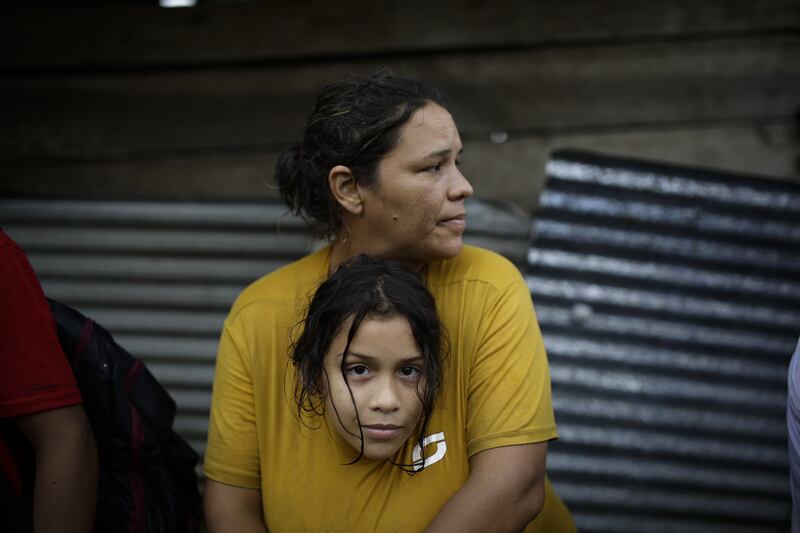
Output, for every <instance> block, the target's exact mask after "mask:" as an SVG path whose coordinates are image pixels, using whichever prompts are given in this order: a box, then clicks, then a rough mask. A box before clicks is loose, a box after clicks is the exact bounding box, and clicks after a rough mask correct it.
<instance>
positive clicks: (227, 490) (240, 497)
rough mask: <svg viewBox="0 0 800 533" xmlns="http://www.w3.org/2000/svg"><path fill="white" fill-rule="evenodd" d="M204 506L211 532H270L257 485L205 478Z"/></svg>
mask: <svg viewBox="0 0 800 533" xmlns="http://www.w3.org/2000/svg"><path fill="white" fill-rule="evenodd" d="M203 507H204V512H205V517H206V525H207V526H208V531H209V533H223V532H227V531H235V532H237V533H239V532H241V533H267V526H265V525H264V517H263V514H262V512H261V491H260V490H258V489H248V488H244V487H234V486H233V485H226V484H224V483H219V482H217V481H214V480H213V479H206V486H205V496H204V497H203Z"/></svg>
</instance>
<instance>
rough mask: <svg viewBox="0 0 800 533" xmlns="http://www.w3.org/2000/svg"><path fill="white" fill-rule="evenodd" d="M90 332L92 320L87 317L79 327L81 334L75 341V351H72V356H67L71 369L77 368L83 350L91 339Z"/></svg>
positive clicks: (92, 329)
mask: <svg viewBox="0 0 800 533" xmlns="http://www.w3.org/2000/svg"><path fill="white" fill-rule="evenodd" d="M92 333H94V320H92V319H91V318H88V317H87V318H86V319H85V320H84V321H83V327H82V328H81V335H80V337H78V342H76V343H75V351H74V352H72V357H70V358H69V359H70V364H71V365H72V369H73V370H75V369H76V368H78V363H79V362H80V359H81V356H82V355H83V352H85V351H86V348H88V347H89V343H90V342H91V340H92Z"/></svg>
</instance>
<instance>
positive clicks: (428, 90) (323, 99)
mask: <svg viewBox="0 0 800 533" xmlns="http://www.w3.org/2000/svg"><path fill="white" fill-rule="evenodd" d="M428 102H433V103H436V104H439V105H441V106H442V107H445V105H444V100H443V98H442V96H441V95H440V94H439V93H438V92H437V91H436V90H435V89H433V88H432V87H430V86H429V85H427V84H425V83H422V82H420V81H417V80H413V79H410V78H403V77H400V76H397V75H396V74H394V73H393V72H392V71H391V70H388V69H379V70H377V71H376V72H374V73H372V74H369V75H366V76H356V75H351V76H348V77H346V78H344V79H342V80H341V81H338V82H336V83H331V84H329V85H325V86H324V87H322V89H321V90H320V91H319V93H318V94H317V98H316V101H315V103H314V106H313V108H312V110H311V113H310V115H309V117H308V121H307V123H306V127H305V131H304V133H303V137H302V140H300V141H299V142H296V143H294V144H292V145H291V146H290V147H289V149H288V150H286V151H285V152H284V153H283V154H282V155H281V156H280V157H279V158H278V161H277V163H276V164H275V182H276V183H277V185H278V188H279V190H280V193H281V198H283V200H284V201H285V202H286V205H288V206H289V209H290V210H291V212H292V213H294V214H295V215H297V214H299V215H301V216H302V217H303V219H305V221H306V222H307V223H308V224H309V225H310V226H311V229H312V231H313V232H314V233H315V235H316V236H318V237H321V238H326V239H329V240H330V239H332V238H333V237H335V236H336V234H337V233H338V232H339V230H340V229H341V227H342V217H341V210H340V207H339V204H338V203H337V202H336V200H335V199H334V197H333V195H332V194H331V191H330V187H329V186H328V173H329V172H330V170H331V169H332V168H333V167H335V166H336V165H345V166H347V167H349V168H350V170H351V171H352V172H353V176H354V177H355V179H356V180H357V182H358V183H359V184H360V185H364V186H371V185H373V184H374V183H375V180H376V179H377V169H378V162H379V161H380V159H381V158H382V157H383V156H385V155H386V154H387V153H389V151H391V150H392V148H394V147H395V146H396V145H397V142H398V140H399V137H400V129H401V128H402V127H403V125H405V123H406V122H408V119H409V118H411V115H412V114H413V113H414V112H415V111H416V110H418V109H419V108H421V107H423V106H424V105H425V104H427V103H428Z"/></svg>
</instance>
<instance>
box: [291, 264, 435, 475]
mask: <svg viewBox="0 0 800 533" xmlns="http://www.w3.org/2000/svg"><path fill="white" fill-rule="evenodd" d="M392 317H403V318H405V319H406V320H407V321H408V324H409V326H410V327H411V333H412V335H413V336H414V340H415V341H416V343H417V347H418V348H419V350H420V353H421V355H422V359H423V363H422V369H421V372H422V375H423V376H424V378H425V379H424V380H420V381H419V383H420V384H421V385H420V386H418V387H417V395H418V397H419V399H420V401H421V402H422V415H421V417H420V420H421V423H420V425H419V434H418V435H417V443H418V444H419V446H420V448H424V446H423V445H422V439H423V437H424V435H425V433H426V431H427V429H428V423H429V422H430V418H431V415H432V413H433V408H434V405H435V403H436V400H437V398H438V396H439V393H440V391H441V388H442V379H443V378H442V375H443V362H444V360H445V358H446V357H447V351H448V344H447V339H446V337H445V332H444V329H443V328H442V325H441V323H440V321H439V315H438V314H437V313H436V303H435V302H434V299H433V296H431V293H430V292H428V289H427V288H426V287H425V284H424V283H423V281H422V278H421V277H420V275H419V274H418V273H417V272H415V271H413V270H411V268H410V267H409V266H408V265H407V264H405V263H402V262H399V261H393V260H385V259H380V258H377V257H370V256H367V255H360V256H358V257H357V258H355V259H354V260H352V261H350V262H347V263H344V264H343V265H341V266H340V267H339V269H338V270H336V272H334V273H333V275H331V277H330V278H328V280H326V281H325V282H324V283H323V284H322V285H320V286H319V288H318V289H317V291H316V293H315V294H314V296H313V298H312V299H311V303H310V304H309V306H308V312H307V314H306V317H305V319H304V320H303V322H301V324H302V325H304V326H305V328H304V330H303V332H302V334H301V335H300V337H299V338H298V339H297V340H296V341H295V343H294V345H293V347H292V357H291V358H292V363H293V364H294V366H295V368H296V370H297V372H296V381H295V390H294V396H295V402H296V404H297V409H298V414H299V415H300V417H301V419H302V417H303V415H304V414H307V413H316V414H318V415H322V414H324V405H325V403H324V402H325V395H326V387H325V384H324V383H325V378H324V370H323V365H324V360H325V355H326V354H327V352H328V349H329V348H330V345H331V342H332V341H333V339H334V338H335V337H336V336H337V335H338V334H339V332H340V331H341V330H342V327H343V325H344V324H345V322H346V321H347V320H348V319H349V318H352V323H351V325H350V329H349V330H348V332H347V343H346V344H345V348H344V356H346V355H347V352H348V350H349V349H350V343H351V342H352V340H353V337H354V336H355V334H356V332H357V331H358V327H359V325H360V324H361V322H362V321H363V320H364V319H365V318H392ZM345 358H346V357H342V363H341V371H342V376H343V377H344V380H345V383H347V387H348V389H349V388H350V385H349V383H348V382H347V374H346V373H345ZM350 398H351V400H353V406H354V407H355V399H354V398H353V392H352V390H350ZM337 416H338V413H337ZM356 416H359V415H358V409H356ZM359 426H360V423H359ZM363 453H364V436H363V434H362V435H361V451H360V453H359V455H358V457H356V459H355V460H354V461H353V462H356V461H358V460H359V459H360V458H361V457H362V455H363ZM397 466H399V467H406V466H408V467H413V466H414V465H397ZM404 469H405V468H404ZM417 469H418V467H417V468H411V469H406V470H407V471H409V472H413V471H415V470H417Z"/></svg>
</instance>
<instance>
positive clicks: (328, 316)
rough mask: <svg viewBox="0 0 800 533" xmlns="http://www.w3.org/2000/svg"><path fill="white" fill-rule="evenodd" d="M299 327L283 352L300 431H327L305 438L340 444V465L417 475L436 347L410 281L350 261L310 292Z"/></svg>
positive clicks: (374, 264)
mask: <svg viewBox="0 0 800 533" xmlns="http://www.w3.org/2000/svg"><path fill="white" fill-rule="evenodd" d="M302 326H303V332H302V334H301V335H300V336H299V338H298V339H297V341H296V343H295V345H294V348H293V350H292V363H293V364H294V367H295V369H296V377H295V379H296V381H295V401H296V403H297V410H298V413H299V415H300V417H301V420H302V421H303V423H304V424H306V425H307V426H308V427H310V428H312V429H316V428H319V426H320V425H322V424H321V420H324V425H326V426H327V429H328V431H317V432H316V433H313V432H312V433H311V434H310V436H311V438H312V439H323V440H326V439H329V438H334V439H335V440H338V442H339V443H341V444H346V446H341V448H342V449H341V450H340V451H343V452H344V455H347V454H348V453H349V454H350V455H352V456H353V459H352V460H350V461H348V463H355V462H357V461H359V460H363V461H365V462H370V461H387V462H389V463H391V464H392V465H393V466H395V467H397V468H400V469H401V470H405V471H407V472H409V473H412V474H413V473H414V472H416V471H418V470H421V469H423V468H424V460H423V459H422V457H421V456H422V447H423V436H424V435H425V433H426V431H427V429H428V424H429V422H430V419H431V415H432V413H433V407H434V404H435V402H436V399H437V397H438V395H439V391H440V389H441V385H442V359H443V352H444V346H445V344H444V343H443V340H442V339H443V337H442V328H441V325H440V324H439V318H438V316H437V315H436V305H435V303H434V301H433V297H432V296H431V295H430V293H429V292H428V290H427V289H426V288H425V285H424V284H423V282H422V279H421V278H420V276H419V274H418V273H416V272H413V271H411V270H409V269H408V268H407V266H406V265H404V264H402V263H399V262H393V261H385V260H381V259H377V258H371V257H369V256H365V255H362V256H359V257H357V258H356V259H355V260H353V261H352V262H349V263H346V264H344V265H342V266H341V267H340V268H339V269H338V270H337V271H336V272H335V273H334V274H333V275H332V276H331V277H330V278H329V279H328V280H327V281H325V283H323V284H322V285H321V286H320V287H319V289H317V291H316V293H315V294H314V298H313V299H312V301H311V304H310V305H309V308H308V314H307V316H306V318H305V320H304V322H303V324H302ZM348 446H349V447H350V448H352V449H350V450H348V449H347V447H348ZM415 448H416V453H414V449H415ZM415 456H416V458H414V457H415ZM337 466H338V465H337Z"/></svg>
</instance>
